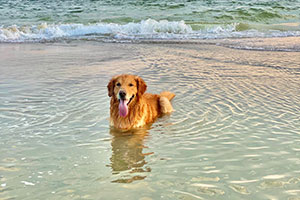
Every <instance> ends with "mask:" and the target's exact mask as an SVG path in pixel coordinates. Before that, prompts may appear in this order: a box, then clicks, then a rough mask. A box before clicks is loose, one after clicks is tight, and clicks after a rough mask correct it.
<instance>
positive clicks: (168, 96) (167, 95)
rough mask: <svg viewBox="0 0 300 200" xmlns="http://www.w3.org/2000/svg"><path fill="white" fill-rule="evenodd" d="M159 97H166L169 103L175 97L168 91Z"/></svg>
mask: <svg viewBox="0 0 300 200" xmlns="http://www.w3.org/2000/svg"><path fill="white" fill-rule="evenodd" d="M160 96H161V97H166V98H167V99H168V100H169V101H171V100H172V99H173V98H174V97H175V94H174V93H172V92H169V91H163V92H161V93H160Z"/></svg>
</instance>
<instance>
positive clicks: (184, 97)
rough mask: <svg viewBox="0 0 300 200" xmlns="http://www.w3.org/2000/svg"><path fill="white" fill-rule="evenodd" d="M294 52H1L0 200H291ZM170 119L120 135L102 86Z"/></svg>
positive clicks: (299, 158) (299, 193) (296, 96)
mask: <svg viewBox="0 0 300 200" xmlns="http://www.w3.org/2000/svg"><path fill="white" fill-rule="evenodd" d="M299 58H300V53H299V52H276V51H253V50H252V51H249V50H237V49H231V48H226V47H222V46H216V45H208V44H184V43H183V44H112V43H110V44H108V43H90V42H79V43H76V42H72V43H71V44H62V43H61V44H2V45H1V46H0V59H1V65H0V127H1V132H0V136H1V137H0V152H1V154H0V199H1V200H2V199H24V200H25V199H140V200H149V199H181V200H182V199H184V200H188V199H289V200H295V199H300V190H299V188H300V168H299V166H300V114H299V113H300V93H299V91H300V59H299ZM120 73H131V74H137V75H140V76H141V77H142V78H143V79H144V80H145V81H146V83H147V84H148V92H151V93H158V92H160V91H162V90H170V91H172V92H174V93H175V94H176V97H175V99H174V100H173V106H174V109H175V112H174V113H172V114H171V115H170V116H163V117H162V118H159V119H158V120H157V121H156V122H155V123H154V124H152V125H151V126H150V127H145V128H143V129H140V130H138V131H135V132H129V133H126V134H121V133H119V132H118V131H115V130H113V129H111V128H110V127H109V122H108V118H109V97H108V96H107V89H106V85H107V83H108V81H109V79H110V78H111V77H112V76H113V75H116V74H120Z"/></svg>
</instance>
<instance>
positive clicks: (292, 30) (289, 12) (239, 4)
mask: <svg viewBox="0 0 300 200" xmlns="http://www.w3.org/2000/svg"><path fill="white" fill-rule="evenodd" d="M147 20H148V21H147ZM149 20H150V21H149ZM161 20H163V22H162V21H161ZM299 22H300V1H299V0H294V1H290V0H284V1H266V0H264V1H262V0H260V1H257V0H250V1H235V0H231V1H230V0H228V1H224V0H215V1H214V0H207V1H167V0H164V1H154V0H152V1H128V0H127V1H92V0H91V1H79V0H77V1H75V0H73V1H41V0H40V1H1V4H0V27H1V28H0V41H2V42H14V41H17V42H23V41H41V40H53V39H56V40H57V39H58V38H59V39H62V38H63V39H66V38H72V39H74V37H75V38H80V39H82V38H84V39H86V38H89V39H99V38H100V39H103V38H104V39H106V40H124V39H126V40H128V39H131V40H132V39H135V40H139V39H199V38H200V39H203V38H205V39H206V38H227V37H274V36H281V37H284V36H298V35H300V32H299V31H300V26H299Z"/></svg>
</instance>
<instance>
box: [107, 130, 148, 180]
mask: <svg viewBox="0 0 300 200" xmlns="http://www.w3.org/2000/svg"><path fill="white" fill-rule="evenodd" d="M148 130H149V127H145V128H142V129H136V130H130V131H126V132H121V131H119V130H116V129H114V128H111V129H110V134H111V135H112V136H113V138H112V142H111V146H112V156H111V158H110V161H111V165H110V167H111V168H112V173H113V174H114V175H116V176H118V179H117V180H114V181H112V182H116V183H131V182H133V181H136V180H143V179H144V178H146V173H147V172H150V171H151V169H150V167H148V166H145V165H146V164H147V162H146V161H145V157H146V156H147V155H151V154H153V152H151V153H143V150H144V148H147V147H145V146H144V139H145V137H147V135H148ZM122 172H126V173H124V174H123V173H122Z"/></svg>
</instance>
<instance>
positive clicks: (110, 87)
mask: <svg viewBox="0 0 300 200" xmlns="http://www.w3.org/2000/svg"><path fill="white" fill-rule="evenodd" d="M115 80H116V78H115V77H114V78H112V79H111V80H110V81H109V83H108V85H107V90H108V96H109V97H111V96H112V95H114V87H115Z"/></svg>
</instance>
